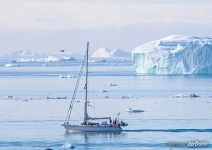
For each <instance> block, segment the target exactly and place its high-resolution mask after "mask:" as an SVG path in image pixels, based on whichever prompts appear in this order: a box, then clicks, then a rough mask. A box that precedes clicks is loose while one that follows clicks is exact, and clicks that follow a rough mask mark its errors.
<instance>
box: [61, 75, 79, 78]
mask: <svg viewBox="0 0 212 150" xmlns="http://www.w3.org/2000/svg"><path fill="white" fill-rule="evenodd" d="M76 77H77V76H76V75H59V78H76Z"/></svg>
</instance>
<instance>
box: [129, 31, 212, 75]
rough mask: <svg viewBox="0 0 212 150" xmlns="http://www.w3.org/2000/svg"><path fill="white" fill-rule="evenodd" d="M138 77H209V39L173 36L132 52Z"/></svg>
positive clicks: (211, 53) (211, 57)
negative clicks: (177, 75)
mask: <svg viewBox="0 0 212 150" xmlns="http://www.w3.org/2000/svg"><path fill="white" fill-rule="evenodd" d="M132 58H133V61H134V64H135V67H136V71H137V73H140V74H153V75H154V74H156V75H157V74H159V75H167V74H212V38H208V37H186V36H180V35H172V36H168V37H166V38H163V39H160V40H156V41H152V42H148V43H146V44H143V45H141V46H138V47H136V48H135V49H134V50H133V51H132Z"/></svg>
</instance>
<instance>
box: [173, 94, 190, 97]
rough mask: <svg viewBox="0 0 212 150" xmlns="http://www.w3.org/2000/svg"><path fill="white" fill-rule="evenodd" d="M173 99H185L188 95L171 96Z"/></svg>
mask: <svg viewBox="0 0 212 150" xmlns="http://www.w3.org/2000/svg"><path fill="white" fill-rule="evenodd" d="M173 97H174V98H186V97H188V95H184V94H176V95H174V96H173Z"/></svg>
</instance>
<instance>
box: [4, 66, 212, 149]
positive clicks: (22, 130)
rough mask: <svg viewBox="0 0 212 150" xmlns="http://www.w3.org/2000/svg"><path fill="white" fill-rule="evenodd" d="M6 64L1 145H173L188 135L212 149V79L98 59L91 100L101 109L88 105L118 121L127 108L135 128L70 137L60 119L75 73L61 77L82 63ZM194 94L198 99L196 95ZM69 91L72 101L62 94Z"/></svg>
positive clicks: (78, 109)
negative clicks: (150, 72) (142, 71)
mask: <svg viewBox="0 0 212 150" xmlns="http://www.w3.org/2000/svg"><path fill="white" fill-rule="evenodd" d="M3 64H4V63H2V65H1V67H0V149H2V150H10V149H11V150H28V149H29V150H44V149H45V148H52V149H55V150H58V149H60V147H61V146H62V145H64V144H65V143H70V144H72V145H74V146H75V147H76V148H75V149H79V150H81V149H105V150H106V149H133V150H134V149H135V150H136V149H138V150H140V149H143V150H158V149H159V150H160V149H161V150H162V149H167V150H170V146H169V143H170V141H172V142H188V141H190V140H205V141H208V142H209V145H208V147H207V148H205V149H212V145H211V143H212V111H211V108H212V76H138V75H137V74H136V73H135V70H134V68H133V66H132V64H131V63H123V62H122V63H107V64H93V65H91V67H90V69H89V72H90V77H89V98H90V103H91V105H93V106H94V107H95V109H94V108H92V107H91V108H89V114H90V115H91V116H112V117H113V118H115V117H117V116H116V114H117V113H119V112H121V115H120V118H121V119H122V120H124V121H125V122H127V123H128V124H129V126H127V127H126V128H124V131H123V132H121V133H115V134H112V133H108V134H103V133H69V134H67V133H65V130H64V129H63V127H62V126H61V124H62V123H63V121H64V119H65V115H66V112H67V108H68V105H69V102H70V98H71V96H72V93H73V90H74V86H75V83H76V78H65V79H61V78H58V76H59V75H60V74H65V75H68V74H77V73H78V71H79V65H80V63H79V62H78V63H76V62H75V63H65V64H61V63H49V64H48V65H49V66H46V67H42V64H41V63H40V64H39V63H37V64H35V63H21V64H19V67H3V66H4V65H3ZM83 82H84V79H82V83H83ZM108 83H115V84H117V86H108V85H107V84H108ZM83 87H84V85H83V84H80V87H79V91H78V94H77V100H79V102H76V103H75V104H74V109H73V114H72V117H71V119H72V122H73V123H81V122H82V119H83V118H82V117H83V116H82V113H83V112H82V111H83V109H82V108H83V98H84V90H83ZM102 90H106V91H107V92H102ZM191 93H197V94H199V95H200V97H198V98H190V97H189V95H190V94H191ZM175 95H186V96H185V97H175ZM65 96H67V99H56V98H57V97H65ZM105 96H107V97H105ZM47 97H51V98H55V99H47ZM128 107H132V108H135V109H143V110H144V111H145V112H143V113H134V114H130V113H127V112H126V109H127V108H128ZM172 149H190V148H186V147H180V148H175V147H172ZM201 149H204V148H201Z"/></svg>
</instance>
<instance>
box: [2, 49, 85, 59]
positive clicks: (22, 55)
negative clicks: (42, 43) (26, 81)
mask: <svg viewBox="0 0 212 150" xmlns="http://www.w3.org/2000/svg"><path fill="white" fill-rule="evenodd" d="M5 58H6V59H12V60H16V61H20V62H50V61H51V62H52V61H75V60H76V59H82V58H83V56H82V55H80V54H75V53H55V52H54V53H53V52H46V53H43V52H34V51H23V50H18V51H14V52H12V53H10V54H7V55H6V56H5Z"/></svg>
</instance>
